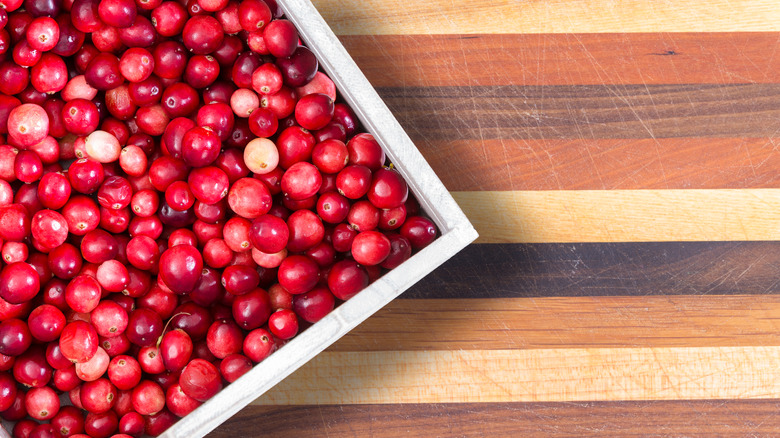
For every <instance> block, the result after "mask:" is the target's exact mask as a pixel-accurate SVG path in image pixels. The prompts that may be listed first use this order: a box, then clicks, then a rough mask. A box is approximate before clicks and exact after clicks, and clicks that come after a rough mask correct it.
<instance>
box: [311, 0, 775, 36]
mask: <svg viewBox="0 0 780 438" xmlns="http://www.w3.org/2000/svg"><path fill="white" fill-rule="evenodd" d="M314 5H315V6H316V7H317V9H318V10H319V11H320V13H321V14H322V16H323V17H324V18H325V21H327V22H328V25H329V26H330V27H331V28H332V29H333V31H334V32H335V33H336V34H338V35H382V34H452V33H466V34H469V33H498V34H500V33H599V32H723V31H725V32H734V31H743V32H744V31H777V30H780V26H778V23H779V22H780V13H779V12H778V8H777V4H776V3H775V2H774V1H773V0H737V1H734V0H732V1H728V0H711V1H708V2H699V1H694V0H682V1H676V2H663V3H656V2H646V1H642V0H626V1H621V2H602V3H599V5H598V6H596V7H594V4H593V2H590V1H587V0H556V1H545V2H523V3H518V2H515V1H512V0H472V1H466V0H457V1H451V0H449V1H444V0H436V1H428V2H412V3H408V4H407V3H405V4H403V6H399V5H398V4H396V3H393V2H387V1H382V0H368V1H357V0H348V1H336V0H316V1H315V2H314Z"/></svg>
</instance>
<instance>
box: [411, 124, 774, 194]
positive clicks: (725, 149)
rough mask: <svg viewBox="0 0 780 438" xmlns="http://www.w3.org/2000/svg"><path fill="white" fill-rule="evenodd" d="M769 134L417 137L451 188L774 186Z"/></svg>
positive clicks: (456, 189) (713, 187) (419, 143)
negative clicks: (585, 137)
mask: <svg viewBox="0 0 780 438" xmlns="http://www.w3.org/2000/svg"><path fill="white" fill-rule="evenodd" d="M776 144H777V139H775V138H700V137H699V138H656V139H653V138H647V139H581V138H576V139H568V140H559V139H543V140H529V139H485V140H481V139H471V140H440V141H436V140H427V139H426V140H424V141H421V142H418V145H419V146H420V150H421V152H422V153H423V155H424V156H425V158H426V160H428V163H430V165H431V167H433V169H434V170H435V171H436V174H437V175H439V178H441V180H442V182H444V185H446V186H447V188H448V189H450V190H453V191H483V190H497V191H502V190H503V191H508V190H630V189H724V188H732V189H745V188H777V187H780V172H778V171H777V169H780V153H777V151H776V150H775V146H776Z"/></svg>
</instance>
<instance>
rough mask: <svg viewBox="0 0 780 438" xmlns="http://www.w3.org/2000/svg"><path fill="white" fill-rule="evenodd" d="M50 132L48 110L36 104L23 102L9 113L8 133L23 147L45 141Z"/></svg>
mask: <svg viewBox="0 0 780 438" xmlns="http://www.w3.org/2000/svg"><path fill="white" fill-rule="evenodd" d="M0 79H1V78H0ZM0 91H2V90H0ZM48 134H49V116H48V115H47V114H46V110H44V109H43V108H41V107H40V106H38V105H36V104H33V103H25V104H22V105H20V106H18V107H16V108H14V109H13V110H11V113H10V114H9V115H8V135H9V136H10V138H11V140H13V141H14V142H16V143H17V144H19V145H21V146H23V147H30V146H32V145H34V144H36V143H39V142H41V141H43V139H45V138H46V136H47V135H48Z"/></svg>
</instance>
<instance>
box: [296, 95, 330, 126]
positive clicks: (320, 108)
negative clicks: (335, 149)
mask: <svg viewBox="0 0 780 438" xmlns="http://www.w3.org/2000/svg"><path fill="white" fill-rule="evenodd" d="M332 118H333V100H332V99H331V98H330V97H329V96H326V95H324V94H320V93H314V94H308V95H306V96H304V97H302V98H301V99H300V100H299V101H298V103H297V104H296V105H295V119H296V120H297V121H298V123H299V124H300V125H301V126H302V127H304V128H306V129H308V130H311V131H313V130H316V129H320V128H324V127H325V125H327V124H328V122H330V120H331V119H332Z"/></svg>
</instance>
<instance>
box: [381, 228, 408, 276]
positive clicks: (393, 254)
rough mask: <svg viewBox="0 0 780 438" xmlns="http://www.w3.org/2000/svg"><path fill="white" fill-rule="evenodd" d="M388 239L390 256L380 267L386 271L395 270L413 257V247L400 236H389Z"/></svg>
mask: <svg viewBox="0 0 780 438" xmlns="http://www.w3.org/2000/svg"><path fill="white" fill-rule="evenodd" d="M387 238H388V240H390V254H388V256H387V258H386V259H385V260H384V261H383V262H382V263H381V264H380V266H382V267H383V268H385V269H395V268H396V267H397V266H398V265H400V264H401V263H403V262H405V261H406V260H408V259H409V258H410V257H411V256H412V245H411V243H409V240H407V239H406V238H405V237H403V236H401V235H400V234H395V233H393V234H389V235H387Z"/></svg>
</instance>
